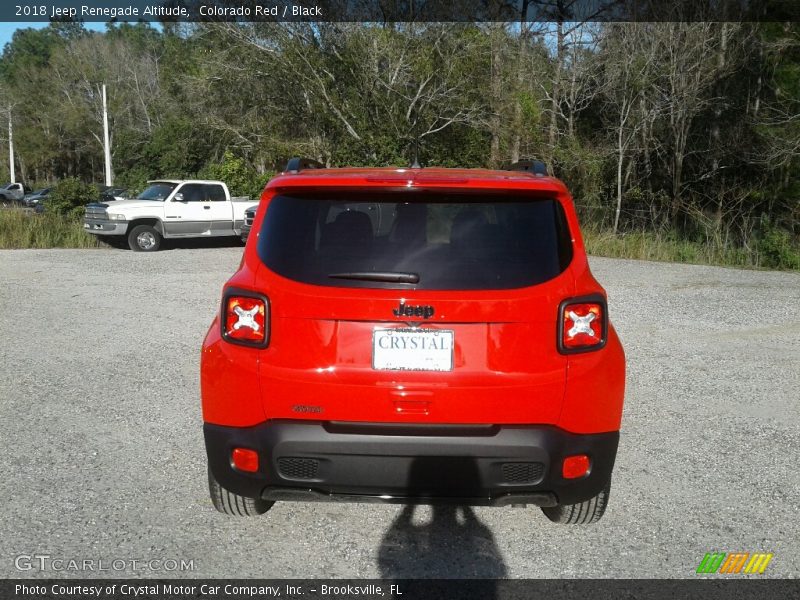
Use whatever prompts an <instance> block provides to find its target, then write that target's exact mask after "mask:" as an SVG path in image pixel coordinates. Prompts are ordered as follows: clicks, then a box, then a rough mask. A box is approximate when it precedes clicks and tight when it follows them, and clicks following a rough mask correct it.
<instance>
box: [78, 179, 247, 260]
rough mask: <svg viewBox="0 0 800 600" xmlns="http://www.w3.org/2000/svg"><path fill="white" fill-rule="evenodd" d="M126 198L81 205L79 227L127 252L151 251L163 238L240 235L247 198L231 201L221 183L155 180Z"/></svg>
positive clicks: (193, 180) (226, 188)
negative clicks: (82, 213) (121, 245)
mask: <svg viewBox="0 0 800 600" xmlns="http://www.w3.org/2000/svg"><path fill="white" fill-rule="evenodd" d="M148 183H149V185H148V187H147V188H146V189H145V190H144V191H143V192H142V193H141V194H139V195H138V196H137V197H136V198H134V199H131V200H115V201H114V202H108V203H103V202H95V203H93V204H88V205H87V206H86V214H85V216H84V220H83V229H84V231H86V232H87V233H91V234H92V235H100V236H104V238H105V239H106V240H107V241H109V242H111V243H114V242H124V241H127V244H128V246H129V247H130V248H131V250H136V251H139V252H155V251H156V250H158V249H159V247H160V246H161V240H162V239H163V238H194V237H214V236H227V235H235V236H240V235H241V232H242V224H243V223H244V212H245V210H246V209H247V208H248V207H249V206H251V205H252V201H251V200H250V198H249V197H240V198H231V194H230V192H229V191H228V186H226V185H225V184H224V183H223V182H221V181H204V180H197V179H192V180H175V179H160V180H158V181H150V182H148Z"/></svg>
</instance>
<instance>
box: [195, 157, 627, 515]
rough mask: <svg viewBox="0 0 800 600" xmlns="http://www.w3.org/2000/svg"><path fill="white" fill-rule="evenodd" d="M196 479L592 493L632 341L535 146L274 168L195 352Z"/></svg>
mask: <svg viewBox="0 0 800 600" xmlns="http://www.w3.org/2000/svg"><path fill="white" fill-rule="evenodd" d="M201 362H202V364H201V388H202V401H203V419H204V433H205V443H206V450H207V453H208V465H209V472H208V478H209V487H210V492H211V499H212V501H213V503H214V506H215V507H216V508H217V509H218V510H220V511H222V512H224V513H227V514H233V515H255V514H261V513H263V512H265V511H267V510H268V509H269V508H270V507H271V506H272V505H273V503H274V502H275V501H276V500H300V501H307V500H352V501H369V500H372V501H379V502H380V501H384V502H401V503H434V502H454V503H463V504H470V505H512V504H513V505H518V504H535V505H538V506H541V507H542V509H543V511H544V513H545V514H546V515H547V516H548V517H549V518H550V519H551V520H553V521H556V522H561V523H591V522H594V521H597V520H598V519H599V518H600V517H601V516H602V515H603V512H604V511H605V507H606V504H607V502H608V497H609V490H610V486H611V471H612V468H613V465H614V459H615V456H616V451H617V442H618V439H619V427H620V419H621V416H622V402H623V394H624V385H625V358H624V354H623V351H622V347H621V345H620V341H619V339H618V337H617V335H616V333H615V331H614V328H613V327H612V326H611V323H610V322H609V318H608V308H607V305H606V296H605V292H604V290H603V288H602V287H600V285H599V284H598V283H597V281H595V279H594V277H592V274H591V273H590V271H589V266H588V264H587V259H586V252H585V250H584V247H583V241H582V239H581V235H580V231H579V228H578V220H577V217H576V214H575V208H574V205H573V202H572V198H571V196H570V194H569V192H568V191H567V189H566V187H565V186H564V184H563V183H561V182H560V181H559V180H557V179H554V178H552V177H548V176H547V174H546V169H544V165H543V163H541V162H539V161H526V162H521V163H515V164H514V165H512V166H511V167H510V168H509V170H505V171H489V170H471V169H470V170H467V169H464V170H461V169H458V170H456V169H434V168H425V169H421V168H411V169H388V168H387V169H366V168H360V169H326V168H322V166H321V165H319V164H318V163H315V162H314V161H310V160H307V159H292V160H291V161H290V162H289V165H288V166H287V169H286V171H285V172H284V173H283V174H281V175H279V176H278V177H275V178H274V179H272V181H270V183H269V184H268V185H267V187H266V189H265V190H264V193H263V194H262V196H261V203H260V206H259V208H258V211H257V214H256V218H255V222H254V223H253V228H252V232H251V234H250V237H249V239H248V242H247V246H246V248H245V250H244V257H243V259H242V262H241V265H240V268H239V270H238V271H237V272H236V274H235V275H234V276H233V277H231V279H230V280H229V281H228V282H227V284H226V285H225V287H224V289H223V293H222V305H221V308H220V313H219V315H218V316H217V318H216V319H215V320H214V322H213V323H212V325H211V328H210V329H209V331H208V334H207V336H206V339H205V342H204V344H203V350H202V361H201Z"/></svg>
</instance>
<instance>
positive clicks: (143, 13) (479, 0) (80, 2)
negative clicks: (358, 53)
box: [0, 0, 800, 23]
mask: <svg viewBox="0 0 800 600" xmlns="http://www.w3.org/2000/svg"><path fill="white" fill-rule="evenodd" d="M0 21H6V22H14V21H17V22H24V21H38V22H48V21H83V22H101V23H102V22H113V21H119V22H122V21H124V22H136V21H149V22H215V21H219V22H236V21H240V22H258V21H261V22H296V23H298V22H370V23H392V22H463V23H467V22H521V21H523V22H570V23H572V22H612V21H627V22H656V21H672V22H695V21H730V22H737V21H738V22H744V21H748V22H757V21H764V22H789V21H794V22H796V21H800V2H798V0H9V1H4V2H2V3H0Z"/></svg>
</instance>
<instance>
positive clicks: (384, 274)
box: [328, 271, 419, 283]
mask: <svg viewBox="0 0 800 600" xmlns="http://www.w3.org/2000/svg"><path fill="white" fill-rule="evenodd" d="M328 277H330V278H332V279H357V280H360V281H387V282H389V283H419V274H418V273H398V272H394V271H354V272H352V273H331V274H330V275H328Z"/></svg>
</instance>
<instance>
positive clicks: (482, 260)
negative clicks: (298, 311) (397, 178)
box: [258, 192, 572, 290]
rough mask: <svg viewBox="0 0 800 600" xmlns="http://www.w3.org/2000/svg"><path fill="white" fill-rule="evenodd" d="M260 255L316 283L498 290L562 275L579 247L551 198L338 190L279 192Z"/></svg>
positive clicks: (298, 278)
mask: <svg viewBox="0 0 800 600" xmlns="http://www.w3.org/2000/svg"><path fill="white" fill-rule="evenodd" d="M258 253H259V256H260V258H261V260H262V261H263V262H264V264H265V265H266V266H267V267H268V268H270V269H271V270H272V271H274V272H275V273H277V274H279V275H282V276H284V277H287V278H289V279H294V280H295V281H300V282H303V283H311V284H315V285H323V286H337V287H342V286H344V287H379V288H398V289H427V290H478V289H482V290H497V289H510V288H521V287H527V286H530V285H536V284H539V283H543V282H545V281H547V280H549V279H552V278H553V277H556V276H557V275H558V274H559V273H561V272H562V271H563V270H564V269H565V268H566V267H567V265H568V264H569V262H570V260H571V259H572V245H571V240H570V235H569V231H568V229H567V225H566V219H565V217H564V214H563V211H562V209H561V205H560V204H559V203H558V202H557V201H556V200H553V199H550V198H531V197H516V198H515V197H512V196H508V195H505V196H504V195H500V194H486V195H481V196H477V195H474V194H472V195H467V194H460V195H459V194H444V193H439V194H432V193H431V194H423V193H419V192H416V193H413V194H404V193H373V194H363V193H352V194H347V195H343V194H335V193H334V194H313V195H311V194H307V195H306V194H304V195H297V196H277V197H275V198H273V199H272V200H271V202H270V204H269V208H268V210H267V214H266V216H265V218H264V222H263V225H262V229H261V235H260V236H259V242H258ZM409 286H410V287H409Z"/></svg>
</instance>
